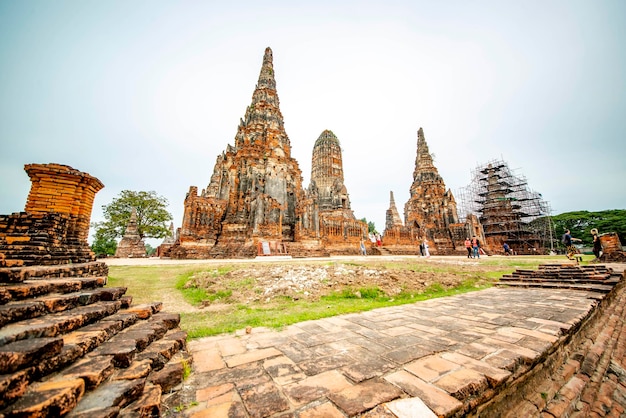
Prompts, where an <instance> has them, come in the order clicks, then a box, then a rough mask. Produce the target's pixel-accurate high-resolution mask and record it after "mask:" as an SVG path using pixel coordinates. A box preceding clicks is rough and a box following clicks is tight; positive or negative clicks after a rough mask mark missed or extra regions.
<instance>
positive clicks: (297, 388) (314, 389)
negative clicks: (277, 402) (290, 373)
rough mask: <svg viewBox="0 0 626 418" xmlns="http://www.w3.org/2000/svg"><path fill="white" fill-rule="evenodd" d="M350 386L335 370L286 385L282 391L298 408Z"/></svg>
mask: <svg viewBox="0 0 626 418" xmlns="http://www.w3.org/2000/svg"><path fill="white" fill-rule="evenodd" d="M350 386H352V383H350V382H349V381H348V379H346V377H345V376H344V375H343V374H341V373H340V372H339V371H337V370H331V371H328V372H324V373H320V374H318V375H315V376H311V377H307V378H306V379H303V380H300V381H298V382H296V383H293V384H289V385H286V386H285V388H284V391H285V393H286V394H287V396H288V397H289V399H290V400H291V402H292V403H293V404H294V405H296V406H300V405H304V404H307V403H310V402H313V401H315V400H316V399H320V398H322V397H324V396H326V395H328V394H329V393H331V392H339V391H342V390H344V389H346V388H349V387H350Z"/></svg>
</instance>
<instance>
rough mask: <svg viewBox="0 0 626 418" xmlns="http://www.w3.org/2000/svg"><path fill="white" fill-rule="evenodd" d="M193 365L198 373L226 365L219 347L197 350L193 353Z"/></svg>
mask: <svg viewBox="0 0 626 418" xmlns="http://www.w3.org/2000/svg"><path fill="white" fill-rule="evenodd" d="M193 367H194V370H195V371H196V372H198V373H203V372H209V371H211V370H218V369H221V368H223V367H226V363H224V361H223V360H222V356H221V355H220V353H219V351H218V350H217V349H212V350H201V351H195V352H194V355H193Z"/></svg>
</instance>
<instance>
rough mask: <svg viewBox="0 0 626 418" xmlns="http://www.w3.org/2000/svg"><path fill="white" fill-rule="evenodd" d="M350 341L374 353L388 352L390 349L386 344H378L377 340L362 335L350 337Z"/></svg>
mask: <svg viewBox="0 0 626 418" xmlns="http://www.w3.org/2000/svg"><path fill="white" fill-rule="evenodd" d="M348 342H350V343H352V344H354V345H358V346H359V347H363V348H366V349H367V350H368V351H369V352H370V353H374V354H382V353H386V352H387V351H389V347H388V346H385V345H383V344H378V343H377V342H375V341H372V340H370V339H367V338H365V337H361V336H358V337H354V338H350V339H349V340H348Z"/></svg>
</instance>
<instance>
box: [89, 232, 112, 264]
mask: <svg viewBox="0 0 626 418" xmlns="http://www.w3.org/2000/svg"><path fill="white" fill-rule="evenodd" d="M116 249H117V241H115V239H113V238H111V237H107V236H106V235H104V234H103V233H102V231H100V230H97V231H96V233H95V235H94V240H93V244H91V251H93V252H94V253H95V254H96V256H98V257H101V256H105V255H115V250H116Z"/></svg>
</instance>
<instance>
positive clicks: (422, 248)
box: [420, 241, 424, 257]
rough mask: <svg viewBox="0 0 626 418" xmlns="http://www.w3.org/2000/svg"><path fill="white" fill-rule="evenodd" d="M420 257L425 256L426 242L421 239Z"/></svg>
mask: <svg viewBox="0 0 626 418" xmlns="http://www.w3.org/2000/svg"><path fill="white" fill-rule="evenodd" d="M420 257H424V243H423V242H422V241H420Z"/></svg>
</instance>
